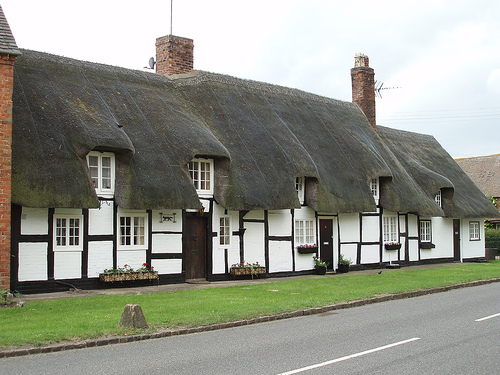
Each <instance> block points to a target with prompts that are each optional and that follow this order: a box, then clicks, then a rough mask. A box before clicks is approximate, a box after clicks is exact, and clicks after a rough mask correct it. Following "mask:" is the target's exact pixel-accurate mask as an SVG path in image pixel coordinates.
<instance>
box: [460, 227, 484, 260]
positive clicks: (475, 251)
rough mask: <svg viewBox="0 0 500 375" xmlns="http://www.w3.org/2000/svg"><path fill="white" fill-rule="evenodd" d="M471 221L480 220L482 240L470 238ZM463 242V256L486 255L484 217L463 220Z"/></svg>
mask: <svg viewBox="0 0 500 375" xmlns="http://www.w3.org/2000/svg"><path fill="white" fill-rule="evenodd" d="M471 221H479V231H480V232H479V238H480V240H479V241H477V240H474V241H471V240H470V233H469V223H470V222H471ZM460 224H461V238H462V241H461V244H462V249H461V250H462V258H465V259H467V258H478V257H484V256H485V252H486V250H485V247H486V245H485V243H484V219H482V218H478V219H462V220H461V223H460Z"/></svg>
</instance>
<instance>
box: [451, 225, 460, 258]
mask: <svg viewBox="0 0 500 375" xmlns="http://www.w3.org/2000/svg"><path fill="white" fill-rule="evenodd" d="M453 260H455V261H460V219H453Z"/></svg>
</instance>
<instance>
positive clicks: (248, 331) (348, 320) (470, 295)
mask: <svg viewBox="0 0 500 375" xmlns="http://www.w3.org/2000/svg"><path fill="white" fill-rule="evenodd" d="M499 292H500V285H499V284H497V283H493V284H488V285H483V286H478V287H473V288H464V289H458V290H453V291H449V292H446V293H438V294H432V295H426V296H422V297H417V298H411V299H407V300H396V301H389V302H384V303H379V304H374V305H367V306H362V307H358V308H353V309H346V310H341V311H336V312H332V313H325V314H322V315H316V316H305V317H300V318H294V319H288V320H281V321H276V322H270V323H263V324H256V325H252V326H244V327H237V328H231V329H226V330H220V331H212V332H204V333H199V334H193V335H185V336H177V337H167V338H163V339H156V340H149V341H141V342H134V343H129V344H122V345H111V346H105V347H99V348H88V349H80V350H74V351H68V352H59V353H52V354H42V355H33V356H26V357H18V358H5V359H0V374H16V375H21V374H64V375H67V374H148V375H153V374H181V375H183V374H287V373H288V374H295V373H297V374H305V375H311V374H314V375H316V374H333V373H335V374H419V375H421V374H440V375H443V374H454V375H455V374H500V298H499V297H500V293H499ZM497 314H498V315H497Z"/></svg>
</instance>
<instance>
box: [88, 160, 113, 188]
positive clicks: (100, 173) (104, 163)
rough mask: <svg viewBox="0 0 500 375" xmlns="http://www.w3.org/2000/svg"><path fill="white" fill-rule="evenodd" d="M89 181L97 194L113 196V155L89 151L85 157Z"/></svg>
mask: <svg viewBox="0 0 500 375" xmlns="http://www.w3.org/2000/svg"><path fill="white" fill-rule="evenodd" d="M87 164H88V167H89V173H90V179H91V180H92V183H93V184H94V188H95V190H96V193H97V194H113V192H114V189H115V187H114V184H115V155H114V154H113V153H111V152H99V151H91V152H89V154H88V155H87Z"/></svg>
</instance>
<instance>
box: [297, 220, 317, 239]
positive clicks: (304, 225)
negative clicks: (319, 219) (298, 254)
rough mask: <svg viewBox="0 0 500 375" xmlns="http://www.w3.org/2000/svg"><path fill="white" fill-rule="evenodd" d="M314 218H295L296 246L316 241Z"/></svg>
mask: <svg viewBox="0 0 500 375" xmlns="http://www.w3.org/2000/svg"><path fill="white" fill-rule="evenodd" d="M315 233H316V230H315V228H314V220H307V219H304V220H299V219H297V220H295V246H298V245H314V244H315V243H316V241H315V240H316V236H315Z"/></svg>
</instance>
